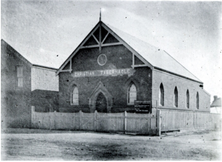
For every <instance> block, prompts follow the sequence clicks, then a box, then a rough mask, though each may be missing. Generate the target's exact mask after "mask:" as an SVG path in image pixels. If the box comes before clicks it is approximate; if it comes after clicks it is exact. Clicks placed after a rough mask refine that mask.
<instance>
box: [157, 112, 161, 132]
mask: <svg viewBox="0 0 222 162" xmlns="http://www.w3.org/2000/svg"><path fill="white" fill-rule="evenodd" d="M156 120H157V122H156V123H157V135H158V136H161V110H158V109H157V110H156Z"/></svg>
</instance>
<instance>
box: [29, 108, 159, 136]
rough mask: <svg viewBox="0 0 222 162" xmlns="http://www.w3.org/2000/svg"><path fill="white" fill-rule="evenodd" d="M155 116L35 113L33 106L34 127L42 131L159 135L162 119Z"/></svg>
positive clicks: (156, 113) (96, 113)
mask: <svg viewBox="0 0 222 162" xmlns="http://www.w3.org/2000/svg"><path fill="white" fill-rule="evenodd" d="M156 115H159V112H155V113H154V114H136V113H127V112H123V113H98V112H96V111H95V113H83V112H82V111H80V112H78V113H61V112H46V113H45V112H35V108H34V106H32V127H33V128H40V129H67V130H85V131H98V132H122V133H136V134H149V135H158V134H159V133H160V130H159V129H158V128H159V126H158V125H159V124H160V121H159V120H157V119H161V118H160V117H158V118H157V117H156Z"/></svg>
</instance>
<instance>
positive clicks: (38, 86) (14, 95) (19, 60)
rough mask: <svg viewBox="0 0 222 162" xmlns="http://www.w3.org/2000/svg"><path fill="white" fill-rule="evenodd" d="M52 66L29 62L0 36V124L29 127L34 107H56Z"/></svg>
mask: <svg viewBox="0 0 222 162" xmlns="http://www.w3.org/2000/svg"><path fill="white" fill-rule="evenodd" d="M56 70H57V69H53V68H48V67H43V66H39V65H33V64H32V63H30V62H29V61H28V60H27V59H26V58H24V57H23V56H22V55H21V54H19V53H18V52H17V51H16V50H15V49H14V48H12V47H11V46H10V45H9V44H8V43H6V42H5V41H4V40H1V119H2V128H5V127H17V128H18V127H19V128H21V127H28V128H29V127H31V106H35V107H36V111H41V112H47V111H58V93H59V92H58V77H57V76H56V73H55V72H56Z"/></svg>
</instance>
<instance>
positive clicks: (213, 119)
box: [161, 109, 221, 131]
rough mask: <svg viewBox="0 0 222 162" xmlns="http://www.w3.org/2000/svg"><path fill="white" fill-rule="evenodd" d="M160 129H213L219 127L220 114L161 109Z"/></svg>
mask: <svg viewBox="0 0 222 162" xmlns="http://www.w3.org/2000/svg"><path fill="white" fill-rule="evenodd" d="M161 117H162V120H161V121H162V123H161V130H162V131H170V130H189V129H190V130H194V129H195V130H198V129H205V130H215V129H220V128H221V116H220V114H211V113H209V112H198V111H186V110H172V109H161Z"/></svg>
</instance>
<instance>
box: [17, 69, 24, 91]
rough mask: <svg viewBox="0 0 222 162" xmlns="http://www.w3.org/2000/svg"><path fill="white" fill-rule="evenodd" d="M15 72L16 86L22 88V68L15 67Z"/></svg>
mask: <svg viewBox="0 0 222 162" xmlns="http://www.w3.org/2000/svg"><path fill="white" fill-rule="evenodd" d="M16 71H17V86H18V87H23V67H22V66H17V68H16Z"/></svg>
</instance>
